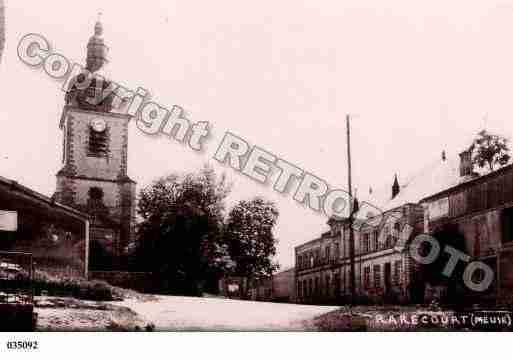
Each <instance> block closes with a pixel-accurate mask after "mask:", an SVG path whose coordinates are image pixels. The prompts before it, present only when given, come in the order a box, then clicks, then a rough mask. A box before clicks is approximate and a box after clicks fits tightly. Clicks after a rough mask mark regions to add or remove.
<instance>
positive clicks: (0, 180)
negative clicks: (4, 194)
mask: <svg viewBox="0 0 513 359" xmlns="http://www.w3.org/2000/svg"><path fill="white" fill-rule="evenodd" d="M0 185H3V186H4V187H7V188H9V191H15V192H19V193H22V194H24V195H25V196H27V197H29V198H31V199H33V200H35V201H37V202H41V203H44V204H46V205H50V206H52V207H54V208H56V209H59V210H61V211H64V212H65V213H67V215H69V216H72V217H75V218H76V217H78V218H80V219H82V220H87V219H89V217H90V216H89V215H88V214H87V213H84V212H81V211H79V210H77V209H75V208H72V207H69V206H66V205H63V204H61V203H58V202H55V200H54V199H52V198H50V197H48V196H45V195H44V194H41V193H39V192H36V191H34V190H32V189H30V188H28V187H25V186H23V185H21V184H19V183H18V182H16V181H14V180H10V179H7V178H5V177H2V176H0Z"/></svg>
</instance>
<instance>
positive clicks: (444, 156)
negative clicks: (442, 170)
mask: <svg viewBox="0 0 513 359" xmlns="http://www.w3.org/2000/svg"><path fill="white" fill-rule="evenodd" d="M446 159H447V156H446V154H445V150H443V151H442V161H445V160H446Z"/></svg>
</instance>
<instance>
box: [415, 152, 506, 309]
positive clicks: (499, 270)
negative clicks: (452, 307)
mask: <svg viewBox="0 0 513 359" xmlns="http://www.w3.org/2000/svg"><path fill="white" fill-rule="evenodd" d="M460 177H461V178H462V181H461V183H460V184H458V185H456V186H453V187H450V188H448V189H446V190H444V191H441V192H439V193H435V194H433V195H431V196H429V197H426V198H424V199H423V200H422V201H421V204H422V205H423V207H424V210H425V219H424V226H425V231H426V232H428V233H430V234H431V235H433V236H434V237H435V238H436V239H438V240H439V241H440V242H441V243H442V244H450V245H452V246H455V247H457V248H458V249H459V250H461V251H462V252H464V253H466V254H467V255H468V256H469V259H468V261H467V263H470V262H474V261H481V262H484V263H485V264H487V265H488V266H489V267H490V268H491V269H492V271H493V275H494V276H493V280H492V282H491V284H490V286H489V287H488V288H487V289H486V290H483V291H481V290H478V291H475V290H474V291H473V290H469V288H466V287H465V286H464V285H461V286H460V287H461V288H459V289H460V291H461V293H459V294H460V296H464V297H465V298H466V299H468V300H469V301H472V299H474V298H477V299H478V301H479V302H481V303H484V302H486V301H489V302H490V303H495V302H508V303H511V301H512V299H511V293H513V274H512V273H513V165H508V166H505V167H503V168H500V169H498V170H497V171H494V172H491V173H488V174H485V175H481V176H478V175H477V174H476V173H475V172H474V171H473V166H472V163H471V159H470V156H469V155H468V153H465V152H463V153H462V154H461V166H460ZM454 238H457V239H459V241H458V242H455V241H454ZM465 265H466V263H463V262H461V263H459V264H458V267H456V270H455V274H454V275H455V276H460V277H461V276H462V273H461V272H462V270H463V268H464V266H465ZM475 275H476V276H477V277H479V276H480V275H479V272H478V271H477V272H476V273H475ZM482 279H483V278H471V280H472V281H474V282H476V283H479V282H480V280H482Z"/></svg>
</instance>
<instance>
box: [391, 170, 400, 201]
mask: <svg viewBox="0 0 513 359" xmlns="http://www.w3.org/2000/svg"><path fill="white" fill-rule="evenodd" d="M400 190H401V188H400V187H399V181H397V174H396V175H395V177H394V184H393V185H392V199H394V198H395V197H396V196H397V195H398V194H399V191H400Z"/></svg>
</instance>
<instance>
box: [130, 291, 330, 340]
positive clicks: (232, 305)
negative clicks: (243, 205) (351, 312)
mask: <svg viewBox="0 0 513 359" xmlns="http://www.w3.org/2000/svg"><path fill="white" fill-rule="evenodd" d="M120 305H123V306H126V307H129V308H130V309H132V310H133V311H134V312H136V313H137V314H138V315H139V316H140V317H142V318H144V320H146V321H148V322H152V323H153V324H154V325H155V330H161V331H166V330H170V331H174V330H177V331H182V330H203V331H222V330H227V331H244V330H258V331H265V330H269V331H271V330H272V331H274V330H275V331H287V330H290V331H293V330H296V331H298V330H314V329H313V328H312V327H310V323H311V320H312V319H313V318H314V317H316V316H318V315H321V314H324V313H327V312H330V311H332V310H335V309H337V308H338V307H329V306H310V305H295V304H281V303H267V302H252V301H242V300H231V299H221V298H197V297H175V296H155V300H151V301H141V300H137V299H127V300H125V301H123V302H122V303H120Z"/></svg>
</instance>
